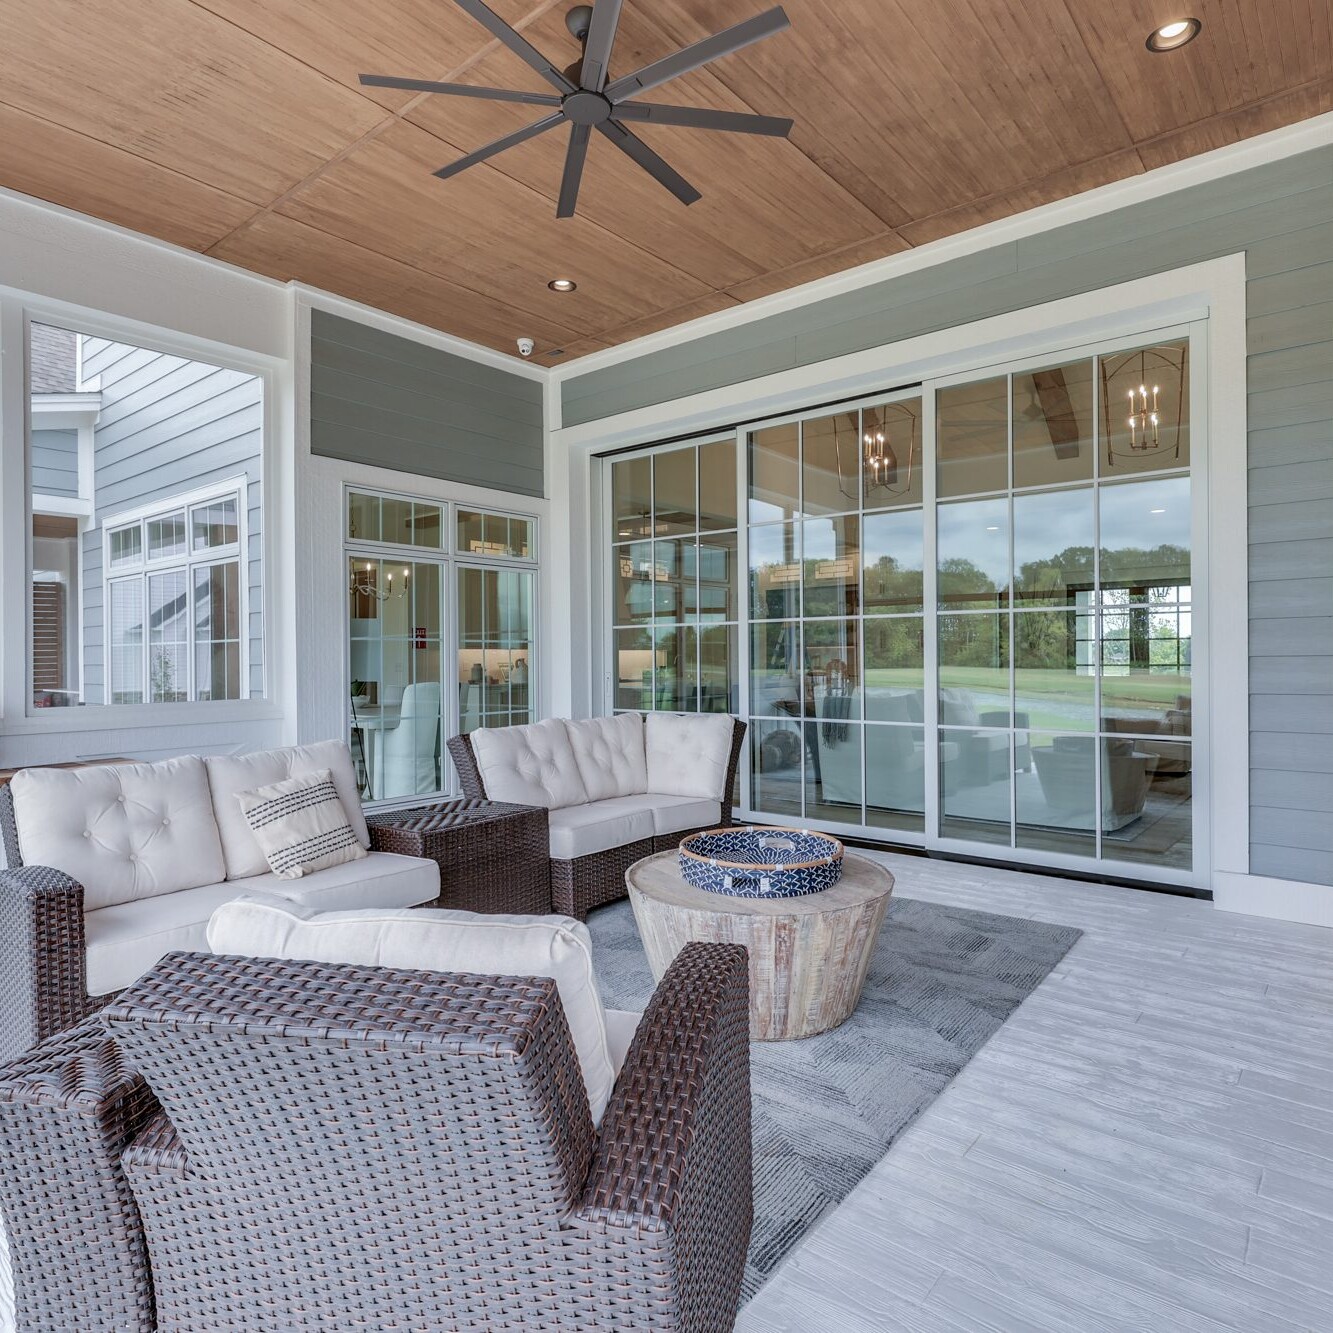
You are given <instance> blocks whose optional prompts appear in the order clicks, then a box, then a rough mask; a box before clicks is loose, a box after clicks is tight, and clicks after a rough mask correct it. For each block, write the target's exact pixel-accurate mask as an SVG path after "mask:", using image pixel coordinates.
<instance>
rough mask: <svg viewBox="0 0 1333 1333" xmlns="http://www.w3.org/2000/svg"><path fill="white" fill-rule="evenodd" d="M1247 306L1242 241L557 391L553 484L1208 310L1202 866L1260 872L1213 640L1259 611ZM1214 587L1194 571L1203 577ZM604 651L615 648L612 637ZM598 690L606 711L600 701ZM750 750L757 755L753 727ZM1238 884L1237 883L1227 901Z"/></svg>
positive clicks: (576, 630)
mask: <svg viewBox="0 0 1333 1333" xmlns="http://www.w3.org/2000/svg"><path fill="white" fill-rule="evenodd" d="M1245 308H1246V301H1245V256H1244V254H1234V255H1228V256H1225V257H1223V258H1220V259H1213V260H1208V261H1205V262H1203V263H1200V264H1192V265H1189V266H1186V267H1184V268H1179V269H1174V270H1170V271H1168V272H1164V273H1159V274H1154V275H1153V276H1151V277H1148V278H1139V279H1134V280H1132V281H1130V282H1125V283H1119V284H1117V285H1115V286H1112V287H1107V288H1103V289H1101V290H1095V291H1088V292H1082V293H1079V294H1078V295H1075V296H1071V297H1065V298H1062V299H1059V300H1056V301H1050V302H1046V303H1043V304H1040V305H1033V306H1029V307H1026V308H1024V309H1022V310H1017V311H1012V312H1009V313H1007V314H1003V315H996V316H992V317H989V318H987V319H983V320H978V321H976V322H974V323H972V324H967V325H960V326H958V327H955V328H951V329H945V330H940V331H939V332H935V333H929V334H923V335H920V336H918V337H914V338H909V339H904V340H903V341H901V342H899V343H890V344H885V345H884V346H881V347H876V348H871V349H867V350H865V351H861V352H855V353H851V354H849V355H847V356H842V357H835V358H831V359H830V360H828V361H823V362H819V363H817V364H814V365H810V366H803V367H799V368H797V369H795V370H788V371H783V372H781V373H780V374H775V375H768V376H763V377H760V378H758V379H754V380H749V381H745V382H742V383H738V384H733V385H727V386H725V387H723V388H720V389H713V390H708V391H705V392H702V393H698V394H694V395H691V396H689V397H686V398H683V399H677V400H674V401H671V402H667V403H662V404H657V405H654V406H652V407H648V408H641V409H636V410H633V411H629V412H625V413H622V414H619V415H617V416H612V417H607V418H603V419H600V420H597V421H593V422H588V423H586V424H584V425H580V426H574V427H569V428H567V429H562V428H560V427H559V426H558V424H557V423H558V422H559V414H558V400H557V401H556V402H555V403H553V404H552V406H553V407H554V408H555V409H556V410H555V411H553V413H552V416H553V418H554V420H553V425H554V426H555V429H553V430H552V433H551V451H550V454H549V457H550V458H551V460H552V463H553V476H552V483H551V484H552V486H553V488H560V487H562V485H567V486H568V488H569V495H570V498H571V507H574V506H577V508H579V509H583V510H584V512H590V513H593V514H599V513H600V510H601V509H602V496H601V487H600V477H599V472H598V469H597V468H596V467H593V466H591V460H592V457H593V455H594V454H597V453H603V452H606V451H609V450H612V449H619V448H624V447H630V446H636V445H649V444H658V443H662V442H663V441H665V440H669V439H671V438H672V437H678V436H683V435H686V434H693V433H695V432H700V433H702V432H703V431H706V430H717V429H720V428H723V427H725V426H728V425H730V424H731V423H734V422H737V421H767V420H768V419H769V418H772V417H777V416H781V415H783V414H784V413H797V412H799V411H801V409H802V408H804V407H806V406H808V405H809V404H812V403H823V402H829V401H833V400H840V399H844V398H845V399H851V398H860V397H863V396H867V395H869V394H872V393H876V392H878V391H880V390H886V389H892V388H894V387H896V386H898V385H906V384H910V383H914V382H917V381H923V380H927V379H938V378H941V377H943V376H946V375H955V374H957V375H970V374H972V373H974V372H976V371H980V370H984V369H985V368H986V367H987V366H991V365H995V364H998V363H1001V362H1004V363H1007V362H1011V361H1018V360H1022V359H1026V358H1029V357H1044V356H1047V355H1058V354H1059V353H1060V352H1061V351H1062V350H1063V349H1064V348H1068V347H1077V346H1081V345H1082V344H1084V343H1094V342H1097V343H1101V342H1110V341H1115V340H1119V339H1121V338H1122V337H1128V338H1133V337H1136V336H1138V335H1139V334H1140V333H1142V332H1143V330H1145V329H1153V328H1160V327H1169V326H1173V325H1181V324H1192V323H1195V322H1197V321H1202V322H1204V323H1205V326H1206V327H1205V328H1204V329H1203V330H1202V331H1201V332H1200V333H1199V334H1198V335H1197V336H1198V339H1199V345H1198V353H1199V355H1198V358H1197V359H1198V362H1199V364H1201V365H1203V366H1204V367H1206V373H1205V375H1204V382H1205V385H1206V393H1202V394H1200V395H1198V397H1197V398H1196V399H1195V412H1196V416H1198V417H1199V418H1201V419H1202V420H1204V421H1205V422H1206V423H1207V424H1206V427H1205V429H1206V431H1207V439H1208V449H1207V451H1206V453H1207V458H1206V460H1204V461H1203V464H1202V467H1200V465H1199V463H1197V462H1196V474H1195V475H1196V486H1195V488H1194V504H1195V505H1196V506H1200V507H1202V508H1203V510H1204V511H1205V514H1206V519H1207V521H1206V523H1205V524H1201V525H1200V526H1201V527H1203V528H1204V530H1206V531H1207V532H1208V533H1209V534H1210V535H1209V539H1208V546H1207V549H1206V550H1200V551H1198V552H1196V554H1197V556H1198V558H1199V560H1200V562H1201V567H1202V568H1203V569H1204V570H1205V571H1206V576H1205V577H1206V580H1207V581H1206V592H1204V593H1203V595H1202V596H1201V597H1200V599H1199V603H1198V605H1197V607H1196V617H1197V619H1196V623H1195V633H1196V636H1197V637H1200V638H1201V639H1202V641H1203V642H1204V644H1205V654H1206V662H1207V668H1206V670H1207V674H1208V680H1207V682H1206V684H1205V685H1204V688H1205V690H1206V693H1207V696H1208V706H1207V712H1206V723H1205V725H1206V728H1207V732H1206V734H1207V736H1208V742H1209V756H1208V764H1209V772H1208V780H1207V796H1206V797H1205V798H1204V799H1205V800H1206V802H1207V807H1208V808H1207V811H1206V817H1205V819H1204V821H1203V829H1204V830H1206V831H1207V832H1206V836H1207V840H1208V846H1207V847H1203V848H1196V857H1197V858H1198V862H1197V863H1198V864H1199V865H1200V866H1201V867H1207V868H1208V869H1207V870H1206V871H1203V872H1202V874H1201V879H1202V881H1203V883H1202V886H1203V887H1205V888H1208V887H1217V888H1219V889H1220V888H1221V885H1222V884H1223V883H1225V882H1228V881H1234V880H1235V879H1237V878H1238V877H1242V876H1248V871H1249V825H1250V817H1249V748H1250V747H1249V662H1248V655H1247V654H1246V653H1238V652H1235V651H1218V649H1217V647H1215V645H1216V644H1218V642H1219V637H1220V636H1222V635H1224V634H1225V633H1226V629H1225V627H1226V626H1228V625H1235V624H1247V623H1248V609H1249V608H1248V568H1247V559H1248V550H1247V542H1246V540H1245V534H1246V532H1247V528H1248V509H1247V493H1246V477H1247V473H1246V467H1245V459H1246V450H1247V404H1246V397H1245V383H1246V354H1247V348H1246V326H1245ZM1205 414H1206V415H1205ZM557 469H558V472H559V474H560V475H558V476H557V475H556V470H557ZM602 531H603V526H602V525H601V524H600V523H599V526H598V527H597V529H596V532H597V533H598V540H597V541H596V542H595V543H594V546H593V549H592V550H591V551H590V552H581V551H578V550H577V549H575V550H573V551H572V552H571V556H572V560H573V562H574V567H573V568H571V570H570V571H569V573H570V579H569V582H570V587H571V590H572V593H571V600H570V604H569V607H568V612H569V614H568V634H569V640H570V642H571V643H572V644H573V645H577V644H579V643H580V641H582V642H584V643H588V642H590V641H591V628H592V625H593V623H594V622H595V620H596V619H597V618H598V611H599V602H600V596H599V594H601V593H602V590H603V589H604V588H605V586H606V578H607V576H606V574H605V571H604V569H602V567H601V566H602V564H603V562H604V558H605V557H604V552H603V551H602V549H601V547H602V543H601V541H600V535H601V533H602ZM1204 586H1205V585H1204V583H1203V580H1202V579H1199V578H1197V576H1196V589H1202V588H1204ZM1205 605H1206V612H1205V614H1203V615H1201V614H1200V610H1201V609H1203V608H1204V607H1205ZM1233 646H1234V645H1233ZM593 650H594V651H595V652H598V653H599V654H600V653H601V652H602V651H603V647H602V639H598V640H597V643H596V644H595V645H594V649H593ZM604 661H605V659H604V658H602V659H601V660H599V661H597V662H596V663H595V664H594V665H593V669H592V670H591V671H590V672H589V673H587V674H588V675H589V676H590V678H592V679H594V680H604V679H605V676H606V670H605V667H604V665H603V663H604ZM591 703H592V705H593V709H594V711H600V710H599V709H598V707H597V705H598V700H596V699H593V700H592V701H591ZM575 706H576V707H577V701H575ZM743 762H748V740H747V755H746V757H745V759H743ZM1105 873H1107V874H1111V873H1113V872H1112V871H1110V870H1108V871H1106V872H1105ZM1236 897H1237V895H1236V894H1235V892H1234V891H1232V892H1231V893H1230V895H1229V899H1228V903H1227V905H1229V906H1230V905H1233V904H1234V903H1235V901H1236Z"/></svg>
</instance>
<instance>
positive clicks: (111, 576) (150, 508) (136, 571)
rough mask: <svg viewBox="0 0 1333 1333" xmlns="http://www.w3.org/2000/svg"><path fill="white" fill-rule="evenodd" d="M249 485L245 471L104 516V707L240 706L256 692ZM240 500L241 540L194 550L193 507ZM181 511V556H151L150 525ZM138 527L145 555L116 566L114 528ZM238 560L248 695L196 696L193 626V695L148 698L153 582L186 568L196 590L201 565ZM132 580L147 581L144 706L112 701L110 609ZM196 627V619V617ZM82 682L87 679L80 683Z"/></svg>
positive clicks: (238, 527)
mask: <svg viewBox="0 0 1333 1333" xmlns="http://www.w3.org/2000/svg"><path fill="white" fill-rule="evenodd" d="M249 487H250V480H249V478H248V477H246V476H245V475H244V474H241V475H238V476H235V477H231V478H228V479H227V480H226V481H222V482H216V483H214V484H213V485H211V486H202V487H198V488H197V489H195V490H193V491H185V492H182V493H181V494H180V495H173V496H169V497H164V498H163V499H161V500H158V501H156V502H155V503H153V504H148V505H138V506H135V507H134V508H132V509H124V510H120V511H118V512H117V513H115V514H108V515H104V516H103V519H102V529H101V530H102V608H103V611H102V616H103V642H102V656H103V660H102V672H103V676H102V690H103V700H102V704H101V706H103V707H108V708H117V709H120V708H134V707H145V708H179V707H182V706H184V705H187V704H200V705H207V706H210V707H211V706H212V705H214V704H220V703H227V704H238V703H245V702H247V701H248V699H249V697H250V696H249V690H250V665H251V652H250V646H251V645H250V632H249V626H250V572H249V569H248V565H249V559H248V555H247V552H248V550H249V544H250V543H249V522H248V520H249ZM232 499H234V500H235V501H236V533H237V539H236V541H234V542H228V543H227V544H226V545H225V546H210V547H206V548H205V549H203V550H201V551H196V550H194V548H193V546H192V544H191V532H190V516H191V511H192V510H194V509H196V508H198V507H199V506H201V505H207V504H213V503H215V502H217V501H219V500H232ZM175 513H183V514H184V515H185V550H184V551H183V552H181V553H180V554H179V555H169V556H159V557H158V558H157V559H150V558H149V555H148V534H147V525H148V524H149V523H151V522H152V521H153V520H154V519H157V518H166V517H168V516H170V515H172V514H175ZM136 526H138V527H139V528H140V529H141V530H142V531H143V536H142V538H141V541H140V547H139V558H138V560H137V561H134V562H132V563H126V564H122V565H119V566H116V567H114V568H113V566H112V564H111V535H112V533H114V532H121V531H123V530H125V529H126V528H132V527H136ZM231 561H235V562H236V564H237V567H238V578H237V586H238V592H239V594H240V613H239V621H238V623H239V627H240V645H241V654H240V659H241V680H242V682H243V684H244V687H245V690H246V693H245V694H244V695H242V697H241V698H240V699H197V698H195V697H194V694H195V688H196V682H195V651H194V649H195V643H194V639H193V629H191V638H190V643H189V647H190V652H189V655H188V669H189V685H188V691H187V692H188V694H189V698H187V699H182V700H180V701H178V702H172V703H167V702H166V701H163V700H154V699H150V698H149V697H148V695H149V693H150V691H151V683H150V675H151V667H150V664H149V654H148V647H149V643H148V638H147V635H148V624H147V620H148V606H149V599H148V580H149V578H151V577H152V576H153V575H156V574H166V573H171V572H174V571H176V570H183V571H184V573H185V575H186V585H187V587H186V591H187V595H188V594H189V593H190V592H191V590H192V589H193V579H192V577H191V576H192V575H193V573H194V571H195V570H196V569H198V568H207V567H210V566H212V565H220V564H227V563H229V562H231ZM127 579H138V580H140V582H141V583H142V584H143V589H144V597H143V608H144V635H145V637H144V644H143V647H144V668H143V669H144V700H143V703H142V704H141V705H136V704H112V703H110V702H109V700H110V697H111V651H112V643H111V634H110V616H109V607H110V604H111V585H112V584H113V583H121V582H124V581H125V580H127ZM191 625H193V621H192V620H191ZM80 683H81V684H82V682H80Z"/></svg>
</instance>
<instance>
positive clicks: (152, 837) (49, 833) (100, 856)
mask: <svg viewBox="0 0 1333 1333" xmlns="http://www.w3.org/2000/svg"><path fill="white" fill-rule="evenodd" d="M12 791H13V796H14V819H15V823H16V824H17V826H18V835H19V849H20V850H21V851H22V853H23V860H24V862H25V863H26V864H27V865H34V866H52V867H53V868H54V869H56V870H63V871H64V872H65V874H67V875H69V876H71V877H72V878H73V879H76V880H78V882H79V883H80V884H82V885H83V906H84V910H85V911H87V912H92V911H96V910H97V909H98V908H101V907H110V906H112V905H114V904H116V903H128V902H134V901H136V900H137V899H140V898H156V897H158V896H159V895H160V894H164V893H176V892H178V891H179V890H181V889H193V888H198V886H199V885H201V884H212V883H215V882H216V881H217V880H220V879H222V878H223V876H224V874H225V870H226V867H225V865H224V862H223V858H222V847H221V844H220V843H219V841H218V828H217V824H216V822H215V821H214V818H213V802H212V800H211V799H210V796H209V790H208V777H207V775H206V773H205V770H204V763H203V760H202V759H199V758H196V757H194V756H188V757H186V758H181V759H164V760H163V761H162V762H161V763H157V764H115V765H111V766H109V767H102V768H76V769H56V768H25V769H24V770H23V771H22V772H20V773H16V774H15V775H14V781H13V783H12ZM260 869H261V871H263V870H267V869H268V867H267V865H262V864H261V866H260Z"/></svg>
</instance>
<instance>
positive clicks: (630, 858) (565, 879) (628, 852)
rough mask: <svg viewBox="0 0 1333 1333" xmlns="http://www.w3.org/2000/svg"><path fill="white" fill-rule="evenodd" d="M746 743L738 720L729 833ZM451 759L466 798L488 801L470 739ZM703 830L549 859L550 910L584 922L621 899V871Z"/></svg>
mask: <svg viewBox="0 0 1333 1333" xmlns="http://www.w3.org/2000/svg"><path fill="white" fill-rule="evenodd" d="M744 740H745V723H744V722H741V721H740V720H739V719H737V720H736V722H735V726H734V730H733V732H732V739H731V757H730V762H729V763H728V766H727V780H726V785H725V787H724V789H723V790H724V794H723V797H722V817H721V822H720V827H722V828H727V827H729V826H730V824H731V811H732V799H733V795H734V793H735V789H736V769H737V765H738V764H739V763H740V757H741V745H742V743H743V742H744ZM449 754H450V756H451V757H452V758H453V761H454V767H455V768H456V769H457V770H458V779H459V781H460V782H461V783H462V787H463V791H464V793H465V794H466V795H467V796H470V797H473V798H476V799H481V800H484V799H486V784H485V782H484V781H483V780H482V776H481V770H480V769H479V768H478V767H477V757H476V755H475V754H474V753H473V751H472V742H471V740H470V739H469V738H468V737H467V736H455V737H453V738H452V739H451V740H450V741H449ZM703 831H704V830H703V829H684V830H682V831H681V832H679V833H671V834H667V835H664V836H663V837H659V838H643V839H641V840H640V841H639V842H631V843H626V844H625V845H624V846H622V847H612V848H611V849H610V850H609V851H605V852H597V853H595V854H594V855H592V856H577V857H575V858H574V859H573V860H570V861H560V860H556V859H555V858H552V860H551V905H552V907H553V908H554V910H555V911H557V912H560V913H562V914H563V915H565V916H573V917H577V918H578V919H579V920H580V921H583V920H585V919H586V918H587V915H588V913H589V912H591V911H592V910H593V908H594V907H601V906H603V905H604V904H606V903H613V902H615V901H617V900H618V899H620V898H623V897H624V896H625V893H626V890H625V871H627V870H628V869H629V868H630V866H632V865H633V864H634V863H635V861H639V860H642V859H643V857H645V856H651V855H652V854H653V853H654V852H669V851H671V850H672V848H674V847H678V846H679V845H680V840H681V839H682V838H687V837H689V835H690V834H691V833H702V832H703Z"/></svg>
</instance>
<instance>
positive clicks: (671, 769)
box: [644, 713, 735, 801]
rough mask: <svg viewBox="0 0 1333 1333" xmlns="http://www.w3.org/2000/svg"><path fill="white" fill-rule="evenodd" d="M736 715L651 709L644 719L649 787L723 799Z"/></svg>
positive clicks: (670, 793)
mask: <svg viewBox="0 0 1333 1333" xmlns="http://www.w3.org/2000/svg"><path fill="white" fill-rule="evenodd" d="M734 730H735V720H734V719H733V718H732V717H730V716H729V715H728V714H726V713H649V714H648V717H647V719H646V720H645V722H644V749H645V752H646V755H647V761H648V790H649V791H650V792H658V793H660V794H661V795H663V796H697V797H701V798H706V799H708V800H713V801H720V800H721V799H722V797H723V796H724V795H725V792H724V791H723V788H724V787H725V786H726V785H727V765H728V764H729V763H730V761H731V739H732V735H733V733H734Z"/></svg>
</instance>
